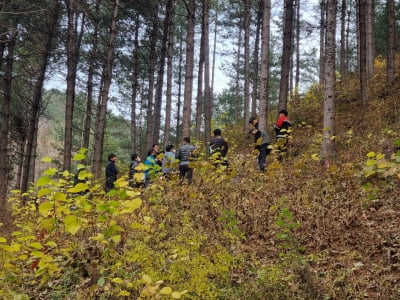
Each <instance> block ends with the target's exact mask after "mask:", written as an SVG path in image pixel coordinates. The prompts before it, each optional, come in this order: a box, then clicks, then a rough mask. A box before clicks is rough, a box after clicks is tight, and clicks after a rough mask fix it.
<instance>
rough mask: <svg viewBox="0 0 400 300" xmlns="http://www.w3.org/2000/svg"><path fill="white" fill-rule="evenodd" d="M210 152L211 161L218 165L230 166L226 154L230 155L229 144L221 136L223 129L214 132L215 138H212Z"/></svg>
mask: <svg viewBox="0 0 400 300" xmlns="http://www.w3.org/2000/svg"><path fill="white" fill-rule="evenodd" d="M209 152H210V157H211V159H212V160H213V161H214V162H215V163H216V164H218V163H221V164H224V165H227V164H228V160H226V154H227V153H228V143H227V141H226V140H225V139H224V138H223V137H222V136H221V129H215V130H214V137H212V138H211V140H210V142H209Z"/></svg>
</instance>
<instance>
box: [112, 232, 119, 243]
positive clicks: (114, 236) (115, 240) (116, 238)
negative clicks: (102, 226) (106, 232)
mask: <svg viewBox="0 0 400 300" xmlns="http://www.w3.org/2000/svg"><path fill="white" fill-rule="evenodd" d="M111 239H112V240H113V241H114V242H115V243H119V241H120V240H121V235H119V234H117V235H113V236H112V237H111Z"/></svg>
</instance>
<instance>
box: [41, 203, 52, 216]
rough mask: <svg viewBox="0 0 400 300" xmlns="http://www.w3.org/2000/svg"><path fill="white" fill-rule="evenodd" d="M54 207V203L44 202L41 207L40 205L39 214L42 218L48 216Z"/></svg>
mask: <svg viewBox="0 0 400 300" xmlns="http://www.w3.org/2000/svg"><path fill="white" fill-rule="evenodd" d="M53 207H54V204H53V202H50V201H45V202H42V203H40V205H39V213H40V214H41V215H42V216H47V214H48V213H49V211H50V210H51V209H53Z"/></svg>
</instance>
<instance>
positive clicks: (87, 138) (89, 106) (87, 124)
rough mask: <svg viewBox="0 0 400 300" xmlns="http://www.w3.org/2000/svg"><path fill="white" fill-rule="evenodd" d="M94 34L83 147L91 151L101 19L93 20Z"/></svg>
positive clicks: (98, 7) (98, 5)
mask: <svg viewBox="0 0 400 300" xmlns="http://www.w3.org/2000/svg"><path fill="white" fill-rule="evenodd" d="M100 2H101V0H96V8H95V13H94V15H95V16H98V15H99V11H100ZM93 21H94V22H93V33H92V41H91V42H92V49H91V51H90V56H89V62H88V65H89V68H88V78H87V100H86V112H85V124H84V127H83V138H82V147H83V148H86V149H89V145H90V128H91V124H92V114H93V111H92V110H93V87H94V84H93V79H94V74H95V72H94V70H95V67H96V65H95V64H96V57H97V48H98V40H99V37H98V30H99V22H100V18H99V17H95V19H94V20H93Z"/></svg>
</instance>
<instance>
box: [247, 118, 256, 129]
mask: <svg viewBox="0 0 400 300" xmlns="http://www.w3.org/2000/svg"><path fill="white" fill-rule="evenodd" d="M249 124H251V125H252V126H253V127H254V128H256V129H258V118H257V117H254V116H253V117H251V118H250V120H249Z"/></svg>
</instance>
